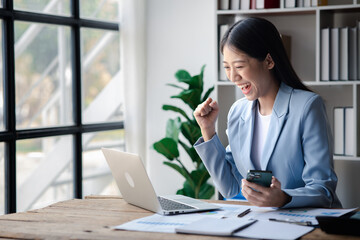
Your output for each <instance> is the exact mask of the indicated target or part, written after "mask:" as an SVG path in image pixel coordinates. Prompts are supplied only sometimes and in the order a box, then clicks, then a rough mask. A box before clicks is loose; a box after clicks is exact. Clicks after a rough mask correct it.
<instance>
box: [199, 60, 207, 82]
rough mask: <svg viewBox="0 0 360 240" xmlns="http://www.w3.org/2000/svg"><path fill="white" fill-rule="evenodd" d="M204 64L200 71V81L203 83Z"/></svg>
mask: <svg viewBox="0 0 360 240" xmlns="http://www.w3.org/2000/svg"><path fill="white" fill-rule="evenodd" d="M205 67H206V64H204V65H202V67H201V70H200V77H201V81H203V79H204V70H205Z"/></svg>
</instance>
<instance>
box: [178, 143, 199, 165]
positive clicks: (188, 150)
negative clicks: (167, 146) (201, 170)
mask: <svg viewBox="0 0 360 240" xmlns="http://www.w3.org/2000/svg"><path fill="white" fill-rule="evenodd" d="M179 143H180V145H181V146H182V147H183V148H184V149H185V151H186V153H187V154H188V155H189V157H190V158H191V160H192V161H193V162H194V163H196V164H197V166H199V164H200V162H201V159H200V157H199V155H198V154H197V152H196V150H195V148H194V147H189V146H188V145H186V144H185V143H184V142H183V141H181V140H179Z"/></svg>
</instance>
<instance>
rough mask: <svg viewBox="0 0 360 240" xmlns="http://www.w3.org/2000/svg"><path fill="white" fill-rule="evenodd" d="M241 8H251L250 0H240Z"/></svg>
mask: <svg viewBox="0 0 360 240" xmlns="http://www.w3.org/2000/svg"><path fill="white" fill-rule="evenodd" d="M240 9H241V10H249V9H250V0H241V1H240Z"/></svg>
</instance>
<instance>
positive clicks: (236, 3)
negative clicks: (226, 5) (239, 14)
mask: <svg viewBox="0 0 360 240" xmlns="http://www.w3.org/2000/svg"><path fill="white" fill-rule="evenodd" d="M230 9H231V10H239V9H240V0H230Z"/></svg>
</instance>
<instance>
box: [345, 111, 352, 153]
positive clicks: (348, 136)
mask: <svg viewBox="0 0 360 240" xmlns="http://www.w3.org/2000/svg"><path fill="white" fill-rule="evenodd" d="M344 116H345V120H344V124H345V143H344V144H345V155H346V156H354V150H355V144H354V140H355V131H354V123H355V121H354V108H352V107H346V108H345V115H344Z"/></svg>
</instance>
